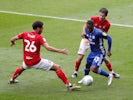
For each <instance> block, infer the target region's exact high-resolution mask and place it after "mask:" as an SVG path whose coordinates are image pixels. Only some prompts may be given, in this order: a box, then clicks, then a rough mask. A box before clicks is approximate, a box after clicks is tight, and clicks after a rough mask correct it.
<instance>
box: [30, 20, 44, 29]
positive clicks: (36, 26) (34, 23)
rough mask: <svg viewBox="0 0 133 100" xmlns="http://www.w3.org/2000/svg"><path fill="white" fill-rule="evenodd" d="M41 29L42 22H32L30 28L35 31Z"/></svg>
mask: <svg viewBox="0 0 133 100" xmlns="http://www.w3.org/2000/svg"><path fill="white" fill-rule="evenodd" d="M38 27H39V28H42V27H43V22H42V21H35V22H33V24H32V28H33V29H34V30H35V29H37V28H38Z"/></svg>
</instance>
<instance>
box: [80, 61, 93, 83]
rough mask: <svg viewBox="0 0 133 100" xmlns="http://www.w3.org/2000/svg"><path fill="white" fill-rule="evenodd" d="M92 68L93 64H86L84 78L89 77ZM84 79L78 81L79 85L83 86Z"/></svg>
mask: <svg viewBox="0 0 133 100" xmlns="http://www.w3.org/2000/svg"><path fill="white" fill-rule="evenodd" d="M90 67H91V63H90V64H86V66H85V69H84V76H86V75H89V72H90ZM83 78H84V77H83ZM83 78H82V79H81V80H80V81H78V83H79V84H81V83H82V82H83Z"/></svg>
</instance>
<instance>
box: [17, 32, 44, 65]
mask: <svg viewBox="0 0 133 100" xmlns="http://www.w3.org/2000/svg"><path fill="white" fill-rule="evenodd" d="M18 38H19V39H23V59H24V62H25V64H26V65H27V66H33V65H35V64H37V63H38V62H39V61H40V60H41V57H40V46H41V45H43V44H44V43H46V40H45V38H44V37H42V36H41V35H39V34H38V33H36V32H34V31H33V32H23V33H21V34H19V35H18Z"/></svg>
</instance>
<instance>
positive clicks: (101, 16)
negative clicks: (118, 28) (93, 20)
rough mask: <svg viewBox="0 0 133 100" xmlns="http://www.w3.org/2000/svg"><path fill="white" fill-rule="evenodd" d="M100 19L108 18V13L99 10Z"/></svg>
mask: <svg viewBox="0 0 133 100" xmlns="http://www.w3.org/2000/svg"><path fill="white" fill-rule="evenodd" d="M99 16H100V21H104V20H105V19H106V15H105V14H104V13H101V12H99Z"/></svg>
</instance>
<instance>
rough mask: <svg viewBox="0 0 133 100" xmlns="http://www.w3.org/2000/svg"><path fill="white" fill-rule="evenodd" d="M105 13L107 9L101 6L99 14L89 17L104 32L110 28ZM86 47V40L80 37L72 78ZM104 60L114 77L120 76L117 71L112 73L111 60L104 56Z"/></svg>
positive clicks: (75, 73)
mask: <svg viewBox="0 0 133 100" xmlns="http://www.w3.org/2000/svg"><path fill="white" fill-rule="evenodd" d="M107 15H108V10H107V9H106V8H101V9H100V10H99V16H92V17H91V18H90V20H93V22H94V26H95V27H96V28H98V29H100V30H102V31H103V32H105V33H107V32H108V30H109V28H110V22H109V21H108V20H107V19H106V17H107ZM85 27H86V24H85V25H84V26H83V33H82V34H83V35H84V34H85V32H84V30H85ZM88 48H89V43H88V40H86V39H85V38H84V37H82V40H81V42H80V47H79V51H78V57H77V59H76V62H75V67H74V68H75V71H74V73H73V74H72V77H73V78H76V77H77V75H78V69H79V66H80V63H81V61H82V59H83V57H84V54H85V52H86V51H87V50H88ZM104 61H105V63H106V66H107V68H108V70H109V71H110V72H111V73H112V74H113V75H114V77H115V78H120V75H119V74H117V73H114V71H113V70H112V65H111V62H110V61H109V60H108V59H107V58H105V60H104Z"/></svg>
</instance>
